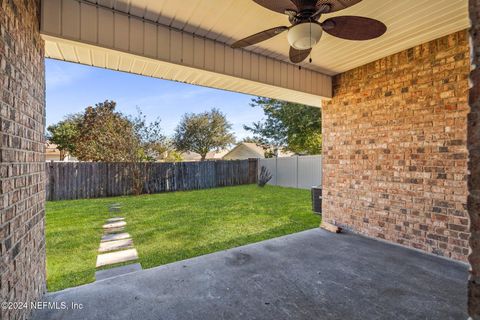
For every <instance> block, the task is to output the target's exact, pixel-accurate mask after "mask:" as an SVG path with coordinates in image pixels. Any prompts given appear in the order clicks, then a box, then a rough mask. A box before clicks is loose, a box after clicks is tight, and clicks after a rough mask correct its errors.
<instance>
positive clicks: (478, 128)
mask: <svg viewBox="0 0 480 320" xmlns="http://www.w3.org/2000/svg"><path fill="white" fill-rule="evenodd" d="M470 19H471V20H472V26H473V27H472V29H471V30H470V37H471V43H472V46H473V47H472V53H473V54H472V56H471V64H472V66H474V68H473V69H472V72H471V75H470V78H471V80H472V88H471V90H470V102H469V104H470V108H471V111H470V114H469V115H468V143H467V144H468V151H469V163H468V168H469V170H470V174H469V177H468V189H469V196H468V202H467V203H468V212H469V214H470V219H471V223H470V231H471V238H470V246H471V248H472V251H471V254H470V256H469V257H468V258H469V261H470V264H471V266H472V267H471V274H470V279H469V286H468V289H469V290H468V313H469V314H470V316H471V317H472V319H480V68H479V66H480V0H470Z"/></svg>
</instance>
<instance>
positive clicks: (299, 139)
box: [244, 97, 322, 154]
mask: <svg viewBox="0 0 480 320" xmlns="http://www.w3.org/2000/svg"><path fill="white" fill-rule="evenodd" d="M251 106H252V107H261V108H262V109H263V112H264V114H265V116H266V119H265V120H263V121H258V122H254V123H253V124H252V126H246V125H245V126H244V128H245V130H248V131H251V132H252V133H253V138H254V139H257V140H259V141H260V142H261V144H262V145H263V146H264V148H265V149H269V148H273V152H274V153H275V154H277V153H278V150H280V149H285V150H289V151H292V152H295V153H297V154H319V153H321V152H322V118H321V117H322V113H321V109H319V108H315V107H310V106H306V105H302V104H296V103H291V102H286V101H280V100H275V99H270V98H262V97H258V98H255V99H252V103H251Z"/></svg>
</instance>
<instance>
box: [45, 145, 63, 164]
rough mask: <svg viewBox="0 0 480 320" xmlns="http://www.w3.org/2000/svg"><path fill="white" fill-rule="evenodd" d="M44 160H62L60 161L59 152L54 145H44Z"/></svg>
mask: <svg viewBox="0 0 480 320" xmlns="http://www.w3.org/2000/svg"><path fill="white" fill-rule="evenodd" d="M45 158H46V160H57V161H59V160H62V159H60V150H58V148H57V145H56V144H55V143H50V142H47V143H46V145H45Z"/></svg>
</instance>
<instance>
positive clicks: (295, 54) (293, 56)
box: [289, 47, 312, 63]
mask: <svg viewBox="0 0 480 320" xmlns="http://www.w3.org/2000/svg"><path fill="white" fill-rule="evenodd" d="M311 51H312V49H307V50H297V49H295V48H294V47H290V52H289V57H290V61H292V62H293V63H300V62H302V61H303V60H305V59H307V57H308V55H309V54H310V52H311Z"/></svg>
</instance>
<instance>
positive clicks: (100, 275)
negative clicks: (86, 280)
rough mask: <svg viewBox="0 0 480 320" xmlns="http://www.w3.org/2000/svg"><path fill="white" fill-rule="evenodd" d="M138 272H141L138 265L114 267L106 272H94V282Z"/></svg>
mask: <svg viewBox="0 0 480 320" xmlns="http://www.w3.org/2000/svg"><path fill="white" fill-rule="evenodd" d="M140 270H142V265H141V264H140V263H134V264H129V265H126V266H121V267H115V268H111V269H107V270H99V271H97V272H95V280H96V281H98V280H103V279H108V278H112V277H116V276H120V275H122V274H127V273H131V272H135V271H140Z"/></svg>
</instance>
